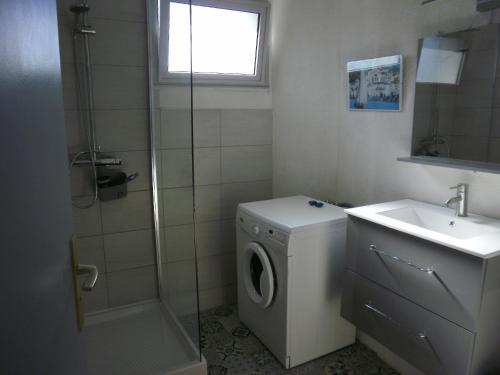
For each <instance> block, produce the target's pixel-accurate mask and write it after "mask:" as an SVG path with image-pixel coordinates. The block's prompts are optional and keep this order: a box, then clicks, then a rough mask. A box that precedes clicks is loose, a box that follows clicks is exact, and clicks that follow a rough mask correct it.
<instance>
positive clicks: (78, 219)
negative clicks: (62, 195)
mask: <svg viewBox="0 0 500 375" xmlns="http://www.w3.org/2000/svg"><path fill="white" fill-rule="evenodd" d="M90 200H91V198H90V197H85V199H84V200H81V201H80V200H78V201H77V202H80V203H85V202H89V201H90ZM99 206H100V202H96V203H95V204H94V205H93V206H92V207H90V208H87V209H80V208H76V207H73V225H74V228H75V233H76V234H77V235H78V236H92V235H96V234H100V233H101V214H100V211H99V210H100V207H99Z"/></svg>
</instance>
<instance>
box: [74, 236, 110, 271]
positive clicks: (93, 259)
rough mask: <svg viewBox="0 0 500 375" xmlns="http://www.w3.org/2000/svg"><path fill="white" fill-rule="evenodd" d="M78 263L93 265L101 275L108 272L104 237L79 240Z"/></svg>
mask: <svg viewBox="0 0 500 375" xmlns="http://www.w3.org/2000/svg"><path fill="white" fill-rule="evenodd" d="M77 246H78V262H79V263H83V264H92V265H94V266H96V267H97V270H98V271H99V273H100V274H102V273H105V272H106V264H105V261H104V247H103V241H102V236H94V237H83V238H78V240H77Z"/></svg>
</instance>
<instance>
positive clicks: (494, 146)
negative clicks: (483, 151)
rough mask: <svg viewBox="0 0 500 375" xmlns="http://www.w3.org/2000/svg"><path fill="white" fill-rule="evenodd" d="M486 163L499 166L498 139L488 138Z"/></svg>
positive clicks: (499, 148)
mask: <svg viewBox="0 0 500 375" xmlns="http://www.w3.org/2000/svg"><path fill="white" fill-rule="evenodd" d="M489 146H490V147H489V155H488V161H489V162H491V163H497V164H500V138H490V144H489Z"/></svg>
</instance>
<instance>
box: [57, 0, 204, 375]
mask: <svg viewBox="0 0 500 375" xmlns="http://www.w3.org/2000/svg"><path fill="white" fill-rule="evenodd" d="M75 1H77V3H76V4H75V5H73V6H71V7H69V9H68V8H66V9H64V10H62V11H64V12H66V17H61V19H62V20H63V22H66V24H65V25H64V26H65V28H62V29H61V30H60V35H61V38H60V39H62V40H63V42H62V43H61V48H62V49H63V51H62V52H61V54H62V55H63V58H62V61H63V62H62V64H63V84H64V85H65V86H64V87H65V88H66V90H65V91H66V93H65V99H66V103H65V110H66V113H67V114H68V116H69V118H70V119H71V120H72V121H68V122H67V124H66V125H67V128H68V133H69V134H71V135H75V137H74V139H72V140H74V141H75V144H72V145H71V147H73V148H70V150H71V151H70V173H71V174H72V177H73V179H72V183H73V185H72V187H73V194H72V195H73V206H74V207H73V215H74V217H75V218H76V219H77V220H75V223H74V232H75V235H76V241H75V242H76V245H75V246H76V247H79V249H77V250H75V253H76V254H77V255H76V256H75V258H78V259H79V261H81V262H85V263H87V260H85V259H88V264H92V265H94V266H95V268H97V269H98V270H99V279H98V280H97V282H96V284H95V288H93V289H92V291H86V292H85V293H82V299H83V301H82V304H81V305H82V309H84V314H82V316H83V317H84V319H85V321H84V323H82V325H81V326H82V331H81V335H82V340H83V342H84V346H85V347H86V357H87V358H86V359H87V364H88V368H89V373H92V374H95V375H100V374H138V373H141V374H162V375H163V374H171V373H172V374H173V373H175V374H176V375H179V374H184V373H186V374H187V373H189V374H202V373H204V372H203V369H205V368H206V362H205V360H204V358H203V357H202V355H201V352H200V341H199V337H200V334H199V303H198V295H199V291H198V281H197V273H196V271H197V263H196V257H194V256H193V257H191V256H189V249H184V248H182V249H181V250H182V251H183V252H184V253H185V256H184V257H182V259H177V260H176V259H175V257H174V255H173V254H172V253H171V251H172V250H171V247H170V243H171V241H181V242H182V241H188V242H189V239H192V240H193V242H194V230H193V233H185V234H182V233H178V232H176V230H177V229H186V228H187V227H186V226H184V227H179V226H174V227H172V226H171V225H172V224H173V223H172V221H171V219H170V217H171V216H172V215H175V210H174V209H173V208H166V207H165V206H166V205H167V204H169V202H171V200H170V198H169V197H168V196H167V195H168V194H171V193H175V192H176V191H177V190H172V189H169V190H165V188H166V187H167V186H168V184H171V182H165V181H167V180H166V177H165V176H164V175H163V174H162V173H163V171H164V170H163V168H162V162H163V161H165V162H167V161H166V160H162V155H163V156H165V155H167V153H168V152H166V150H164V149H163V148H162V147H161V145H162V142H163V141H162V139H161V132H160V129H159V127H160V125H161V124H160V120H161V116H158V114H157V112H156V111H155V104H154V103H155V101H156V100H157V97H156V96H155V95H154V92H155V91H156V86H155V85H156V82H155V80H154V74H153V72H154V68H152V66H154V65H155V64H156V60H157V56H156V55H157V53H156V52H155V51H156V50H155V48H154V46H155V45H156V44H157V42H156V38H157V35H154V33H153V32H152V31H153V30H154V29H155V26H154V24H155V22H156V20H157V19H158V17H157V16H156V14H157V13H158V9H157V7H158V2H157V1H155V0H150V1H147V2H146V1H136V2H134V4H135V8H134V6H129V5H123V9H122V10H126V11H127V12H132V10H131V8H134V9H135V11H136V13H134V14H132V13H127V15H126V16H124V14H123V13H120V12H116V9H115V8H110V7H109V3H108V2H107V1H100V0H88V1H87V0H75ZM140 5H142V6H143V7H144V8H143V9H140ZM146 7H147V8H146ZM68 16H69V17H68ZM131 18H132V20H131ZM146 26H147V27H146ZM111 28H113V29H111ZM70 42H71V44H70ZM141 55H142V56H144V58H143V59H140V58H138V57H139V56H141ZM146 56H147V57H146ZM64 73H66V82H64ZM187 83H190V81H189V80H188V81H187ZM189 88H190V86H189V85H187V86H185V87H184V88H183V89H181V90H182V91H183V93H188V94H190V90H189ZM147 89H149V90H151V91H149V92H148V90H147ZM75 94H76V95H75ZM188 97H189V98H190V96H188ZM181 98H185V97H184V95H181ZM190 103H191V101H190V100H189V101H186V104H188V105H190ZM188 108H189V107H188ZM187 113H189V111H188V112H187ZM186 119H187V121H186V123H182V124H180V125H181V126H182V127H184V128H185V129H191V122H192V120H191V117H190V116H188V117H186ZM72 132H73V133H72ZM75 133H76V134H75ZM165 135H166V134H165V133H164V136H165ZM70 138H71V137H70ZM168 162H173V163H175V162H176V160H175V158H174V157H170V158H169V160H168ZM132 168H133V169H132ZM137 170H139V171H140V172H141V176H140V177H141V178H139V179H137V180H136V181H134V183H133V184H130V185H129V188H127V185H128V183H129V182H130V181H132V180H134V179H135V178H136V177H137V176H138V173H137V172H135V171H137ZM125 172H127V174H126V173H125ZM134 172H135V173H134ZM82 177H83V178H82ZM148 177H149V178H148ZM127 189H128V190H130V191H128V190H127ZM187 190H189V191H190V193H191V194H190V196H191V195H192V194H194V184H193V182H192V181H188V184H187V186H184V187H183V191H187ZM121 198H126V199H121ZM163 198H165V200H163ZM186 209H187V211H188V213H189V217H190V218H192V217H193V212H194V211H193V208H192V207H187V208H186ZM164 213H166V214H167V216H166V217H165V216H164ZM79 219H81V220H79ZM191 221H192V220H191ZM188 224H189V223H188ZM169 225H170V226H169ZM191 226H192V227H193V228H194V223H191ZM188 229H189V228H188ZM167 232H168V235H167V237H165V233H167ZM166 238H168V240H167V241H165V239H166ZM167 242H168V243H167ZM181 246H183V245H182V244H181ZM167 253H168V254H167ZM169 260H170V262H169ZM180 260H181V261H180ZM179 261H180V262H179ZM82 289H83V288H82Z"/></svg>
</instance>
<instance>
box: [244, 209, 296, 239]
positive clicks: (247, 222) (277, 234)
mask: <svg viewBox="0 0 500 375" xmlns="http://www.w3.org/2000/svg"><path fill="white" fill-rule="evenodd" d="M237 220H238V225H239V226H241V227H242V228H243V229H244V230H245V232H247V233H249V234H251V235H252V236H255V237H257V238H267V239H269V240H272V241H275V242H277V243H279V244H281V245H286V244H287V241H288V236H287V234H286V232H283V231H281V230H280V229H277V228H275V227H272V226H270V225H268V224H265V223H262V222H256V221H255V220H254V219H253V218H252V217H250V216H248V215H245V214H240V215H238V219H237Z"/></svg>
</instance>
